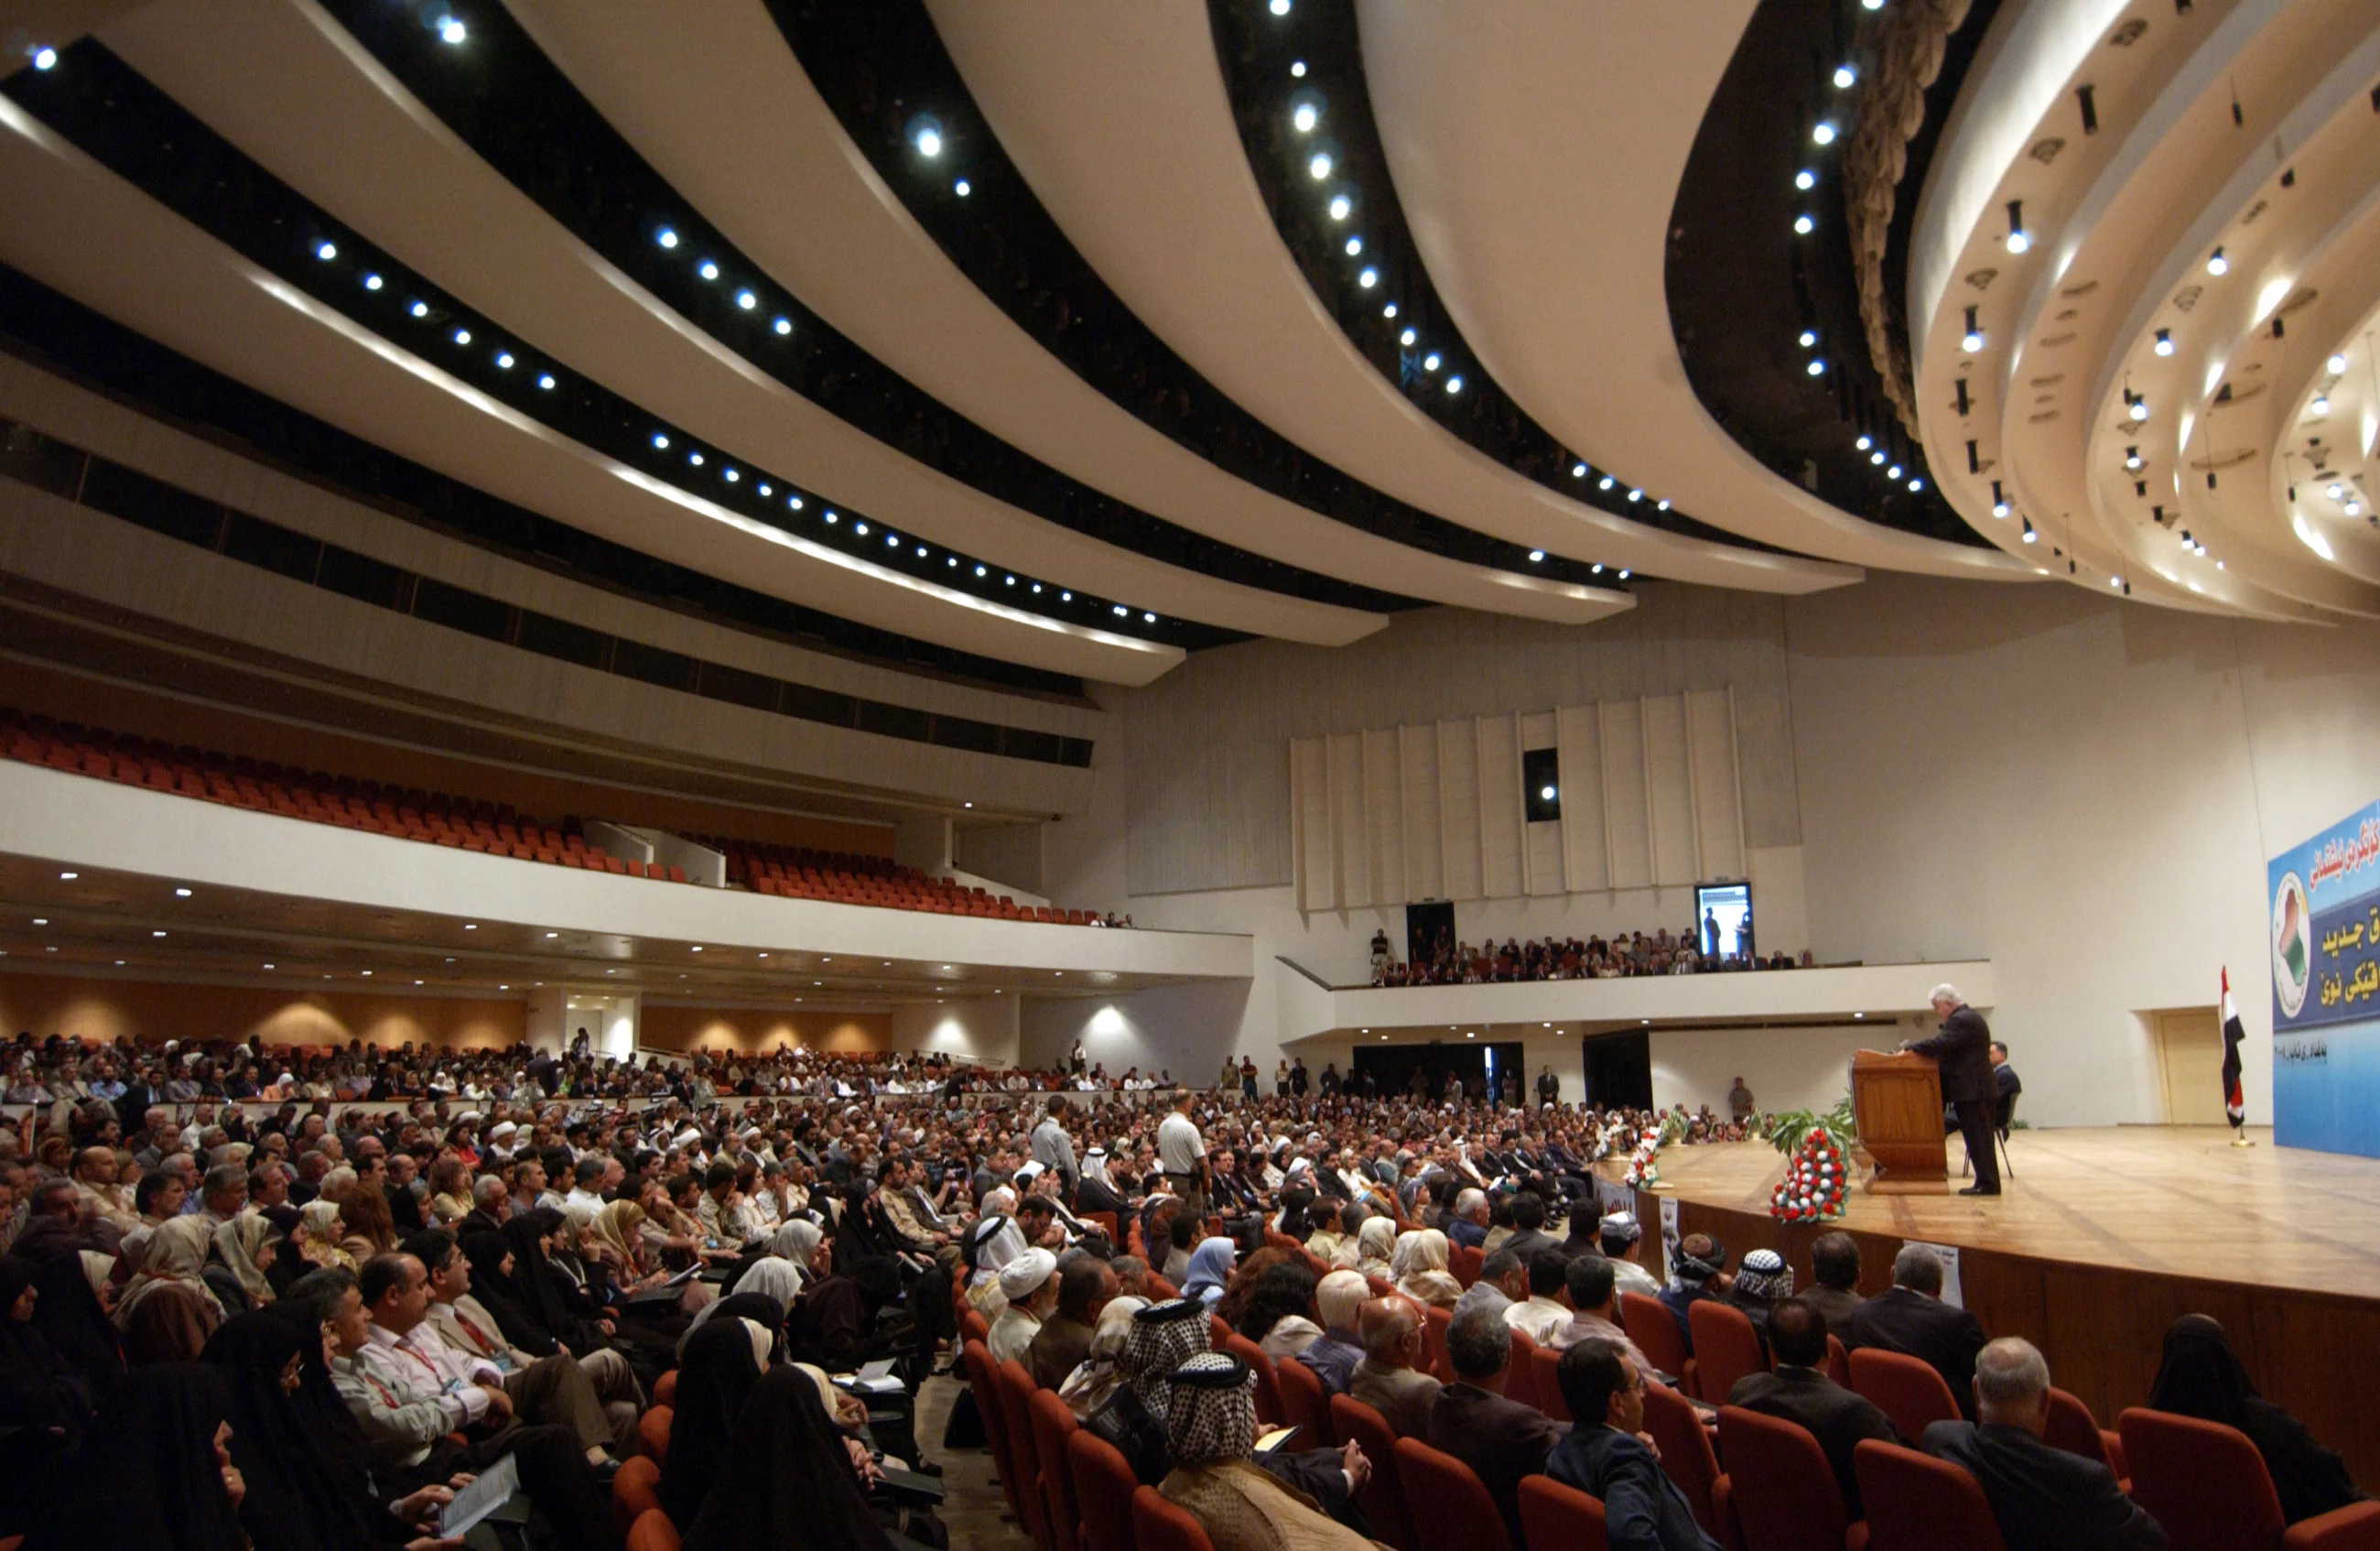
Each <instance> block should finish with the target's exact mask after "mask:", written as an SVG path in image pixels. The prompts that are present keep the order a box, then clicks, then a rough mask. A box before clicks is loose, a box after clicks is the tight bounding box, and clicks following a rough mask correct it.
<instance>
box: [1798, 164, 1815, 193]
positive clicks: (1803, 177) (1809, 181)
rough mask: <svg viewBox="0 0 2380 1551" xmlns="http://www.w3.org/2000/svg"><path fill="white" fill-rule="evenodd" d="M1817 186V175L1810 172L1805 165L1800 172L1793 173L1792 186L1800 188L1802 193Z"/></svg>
mask: <svg viewBox="0 0 2380 1551" xmlns="http://www.w3.org/2000/svg"><path fill="white" fill-rule="evenodd" d="M1817 186H1818V175H1817V174H1816V173H1815V172H1812V171H1811V170H1810V169H1809V168H1807V167H1803V169H1802V170H1801V171H1800V172H1797V173H1795V174H1794V175H1793V187H1794V188H1796V189H1801V190H1802V191H1803V193H1807V192H1809V191H1810V190H1811V189H1815V188H1816V187H1817Z"/></svg>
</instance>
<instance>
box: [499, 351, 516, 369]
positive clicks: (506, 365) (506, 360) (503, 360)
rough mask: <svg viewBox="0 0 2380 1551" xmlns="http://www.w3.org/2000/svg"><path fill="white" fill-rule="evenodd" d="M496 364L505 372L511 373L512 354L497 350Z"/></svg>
mask: <svg viewBox="0 0 2380 1551" xmlns="http://www.w3.org/2000/svg"><path fill="white" fill-rule="evenodd" d="M496 364H497V365H498V366H500V367H502V368H503V369H504V370H505V371H507V372H509V371H511V370H512V369H513V353H512V352H511V351H510V350H498V351H497V352H496Z"/></svg>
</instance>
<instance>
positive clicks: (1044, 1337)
mask: <svg viewBox="0 0 2380 1551" xmlns="http://www.w3.org/2000/svg"><path fill="white" fill-rule="evenodd" d="M1091 1335H1092V1331H1091V1327H1090V1326H1089V1325H1085V1324H1084V1323H1083V1322H1082V1321H1080V1320H1072V1319H1060V1318H1059V1317H1058V1316H1056V1315H1055V1314H1052V1315H1051V1316H1050V1318H1048V1319H1046V1320H1044V1321H1042V1322H1041V1328H1040V1329H1039V1330H1038V1331H1036V1332H1035V1333H1034V1336H1033V1339H1032V1342H1031V1343H1030V1344H1029V1345H1027V1346H1026V1349H1025V1371H1026V1373H1028V1374H1032V1375H1033V1382H1034V1383H1035V1384H1038V1385H1039V1386H1041V1387H1042V1388H1044V1389H1047V1390H1049V1391H1050V1392H1051V1393H1053V1394H1054V1393H1055V1392H1056V1391H1057V1389H1058V1386H1061V1385H1062V1384H1064V1383H1065V1382H1066V1377H1067V1375H1068V1374H1072V1373H1073V1372H1074V1371H1075V1365H1076V1364H1077V1363H1079V1362H1082V1361H1083V1359H1084V1358H1086V1357H1087V1356H1089V1355H1090V1350H1091Z"/></svg>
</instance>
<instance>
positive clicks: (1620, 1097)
mask: <svg viewBox="0 0 2380 1551" xmlns="http://www.w3.org/2000/svg"><path fill="white" fill-rule="evenodd" d="M1582 1056H1583V1057H1584V1064H1585V1069H1586V1102H1587V1105H1588V1106H1589V1107H1591V1108H1595V1109H1650V1108H1652V1107H1653V1042H1652V1040H1651V1039H1649V1038H1648V1037H1646V1035H1645V1031H1644V1030H1642V1029H1621V1030H1619V1031H1617V1032H1612V1033H1609V1034H1589V1035H1587V1036H1586V1040H1585V1048H1584V1050H1583V1051H1582Z"/></svg>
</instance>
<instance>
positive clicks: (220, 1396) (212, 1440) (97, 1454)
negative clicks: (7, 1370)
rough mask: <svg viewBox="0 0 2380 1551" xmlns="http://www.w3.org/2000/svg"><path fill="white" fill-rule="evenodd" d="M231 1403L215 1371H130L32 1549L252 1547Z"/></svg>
mask: <svg viewBox="0 0 2380 1551" xmlns="http://www.w3.org/2000/svg"><path fill="white" fill-rule="evenodd" d="M184 1220H193V1219H184ZM198 1226H199V1227H201V1228H203V1227H204V1226H205V1225H204V1224H199V1225H198ZM191 1275H192V1276H196V1275H197V1272H196V1270H195V1269H194V1270H193V1271H192V1273H191ZM230 1409H231V1408H230V1402H229V1398H228V1396H227V1395H226V1393H225V1383H224V1379H223V1375H222V1374H218V1373H216V1372H215V1371H214V1370H213V1369H212V1368H207V1367H202V1366H200V1365H199V1364H197V1363H184V1362H176V1363H170V1364H166V1365H164V1366H160V1367H153V1368H144V1369H141V1370H140V1371H139V1372H137V1373H134V1374H131V1375H130V1376H129V1377H128V1378H127V1379H126V1381H125V1384H124V1387H123V1389H122V1390H121V1391H120V1392H118V1393H117V1395H116V1397H115V1399H113V1400H112V1401H110V1402H109V1403H108V1404H107V1405H106V1406H104V1407H103V1408H102V1409H101V1411H100V1413H99V1416H98V1418H97V1420H96V1421H94V1422H93V1423H91V1435H92V1438H93V1440H94V1441H93V1442H91V1443H89V1444H86V1445H85V1447H82V1448H80V1449H78V1450H77V1451H76V1452H75V1454H74V1456H73V1457H72V1458H71V1459H69V1460H68V1461H67V1463H66V1465H65V1467H64V1468H63V1469H62V1470H61V1471H60V1472H59V1477H58V1479H57V1481H56V1482H55V1485H54V1489H53V1490H52V1491H51V1493H50V1494H49V1497H50V1501H49V1502H48V1503H47V1504H46V1505H45V1508H46V1513H45V1516H44V1518H43V1520H42V1522H40V1523H38V1524H37V1525H35V1527H34V1528H33V1530H32V1532H31V1533H30V1534H28V1535H27V1536H26V1538H25V1551H92V1548H94V1547H99V1546H104V1547H106V1548H107V1551H248V1536H247V1535H246V1534H245V1533H242V1532H241V1530H240V1526H239V1500H240V1498H241V1496H244V1495H245V1494H246V1492H247V1484H246V1483H245V1482H244V1481H243V1480H241V1478H240V1475H239V1472H238V1471H237V1469H236V1468H234V1467H233V1466H232V1465H231V1463H230V1455H229V1452H228V1450H227V1448H226V1447H225V1444H226V1443H227V1441H228V1439H227V1437H226V1435H225V1423H226V1420H227V1418H228V1416H229V1413H230ZM97 1440H104V1442H103V1443H102V1442H99V1441H97Z"/></svg>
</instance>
